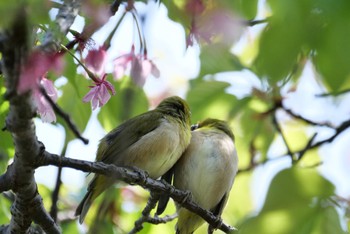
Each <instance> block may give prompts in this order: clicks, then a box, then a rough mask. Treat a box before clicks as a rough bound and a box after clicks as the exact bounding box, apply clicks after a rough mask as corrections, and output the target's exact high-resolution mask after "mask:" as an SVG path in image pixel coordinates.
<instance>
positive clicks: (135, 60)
mask: <svg viewBox="0 0 350 234" xmlns="http://www.w3.org/2000/svg"><path fill="white" fill-rule="evenodd" d="M129 64H130V66H131V70H130V76H131V78H132V79H133V81H134V82H135V83H136V84H137V85H139V86H140V87H142V86H143V85H144V84H145V82H146V78H147V77H148V76H149V75H153V76H154V77H159V76H160V72H159V69H158V68H157V66H156V65H155V64H154V63H153V61H152V60H150V59H148V58H147V53H144V54H143V55H141V54H135V47H134V46H132V47H131V51H130V52H129V53H127V54H123V55H121V56H119V57H118V58H116V59H115V60H114V78H115V79H120V78H121V77H123V76H124V74H125V71H126V69H127V68H128V66H129Z"/></svg>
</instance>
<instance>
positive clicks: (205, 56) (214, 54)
mask: <svg viewBox="0 0 350 234" xmlns="http://www.w3.org/2000/svg"><path fill="white" fill-rule="evenodd" d="M200 61H201V70H200V75H199V76H200V77H201V76H204V75H207V74H216V73H219V72H225V71H234V70H241V69H243V68H244V66H243V65H242V64H241V62H240V61H239V59H238V57H237V56H235V55H233V54H232V53H231V52H230V48H227V47H226V46H224V45H221V44H210V45H206V46H203V47H202V48H201V54H200Z"/></svg>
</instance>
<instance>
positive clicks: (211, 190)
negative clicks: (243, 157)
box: [173, 119, 238, 234]
mask: <svg viewBox="0 0 350 234" xmlns="http://www.w3.org/2000/svg"><path fill="white" fill-rule="evenodd" d="M192 129H193V131H192V138H191V142H190V144H189V146H188V147H187V149H186V151H185V152H184V153H183V155H182V156H181V158H180V159H179V161H178V162H177V163H176V164H175V165H174V168H173V173H174V175H173V177H174V178H173V184H174V186H175V187H176V188H177V189H181V190H185V191H189V192H191V194H192V198H193V200H194V202H196V203H197V204H198V205H199V206H201V207H202V208H204V209H207V210H210V211H211V212H213V214H215V215H216V216H218V217H220V216H221V214H222V212H223V209H224V207H225V205H226V203H227V200H228V197H229V193H230V190H231V188H232V185H233V182H234V178H235V176H236V174H237V170H238V156H237V151H236V147H235V141H234V135H233V133H232V131H231V129H230V127H229V125H228V124H227V122H225V121H222V120H218V119H205V120H204V121H202V122H199V123H198V124H196V125H194V126H193V127H192ZM176 209H177V214H178V221H177V224H176V233H177V234H190V233H193V232H194V231H195V230H196V229H197V228H199V227H200V226H201V225H202V224H203V223H204V220H203V219H202V218H201V217H200V216H198V215H197V214H194V213H192V212H191V211H189V210H187V209H186V208H183V207H181V205H180V204H176ZM209 228H210V229H211V227H209ZM211 231H212V230H211Z"/></svg>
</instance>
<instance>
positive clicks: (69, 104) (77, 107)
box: [57, 75, 91, 142]
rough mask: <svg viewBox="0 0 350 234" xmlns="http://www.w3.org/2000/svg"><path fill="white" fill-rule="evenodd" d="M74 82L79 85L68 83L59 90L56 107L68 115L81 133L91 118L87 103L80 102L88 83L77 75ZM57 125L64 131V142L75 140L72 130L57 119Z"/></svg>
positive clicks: (89, 107) (60, 119) (86, 90)
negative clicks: (60, 92) (60, 93)
mask: <svg viewBox="0 0 350 234" xmlns="http://www.w3.org/2000/svg"><path fill="white" fill-rule="evenodd" d="M75 79H76V82H77V83H79V85H77V86H75V87H74V85H73V84H72V83H73V82H68V83H67V84H66V85H64V86H63V87H62V89H61V91H62V96H61V97H60V98H59V99H58V102H57V103H58V105H59V106H60V107H61V108H62V109H63V110H64V111H65V112H67V113H68V114H69V116H70V118H71V120H72V121H73V122H74V124H75V125H76V126H77V128H78V130H79V131H80V132H83V131H84V129H85V127H86V125H87V123H88V121H89V119H90V116H91V106H90V104H89V103H84V102H83V101H82V99H83V97H84V96H85V95H86V94H87V92H88V91H89V89H88V86H89V85H90V81H89V80H87V79H86V78H84V77H83V76H82V75H78V76H77V77H76V78H75ZM57 119H58V121H57V122H58V123H61V124H62V125H63V126H64V128H65V130H66V142H69V141H71V140H73V139H75V138H76V137H75V135H74V134H73V132H72V130H71V129H70V128H69V127H68V126H67V124H66V122H65V121H64V120H63V119H62V118H60V117H58V118H57Z"/></svg>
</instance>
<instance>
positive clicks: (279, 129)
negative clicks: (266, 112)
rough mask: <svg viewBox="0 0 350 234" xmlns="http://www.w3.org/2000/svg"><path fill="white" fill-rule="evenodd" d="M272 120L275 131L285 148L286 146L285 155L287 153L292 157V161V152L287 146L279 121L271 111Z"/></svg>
mask: <svg viewBox="0 0 350 234" xmlns="http://www.w3.org/2000/svg"><path fill="white" fill-rule="evenodd" d="M272 122H273V125H274V126H275V128H276V130H277V132H278V133H279V134H280V136H281V137H282V140H283V142H284V145H285V146H286V148H287V155H289V157H290V158H291V159H292V161H294V157H293V153H292V151H291V149H290V148H289V145H288V142H287V139H286V137H285V135H284V134H283V132H282V129H281V127H280V125H279V123H278V122H277V118H276V112H274V113H272Z"/></svg>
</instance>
